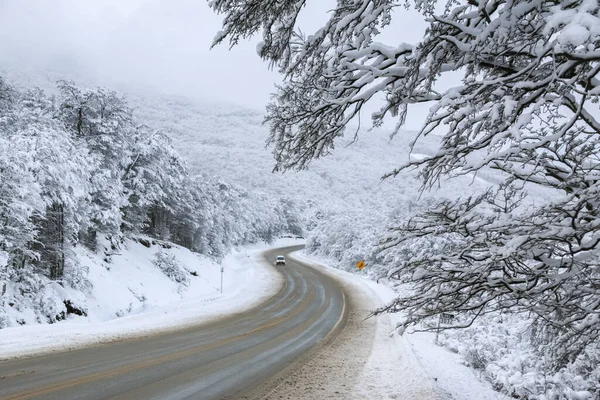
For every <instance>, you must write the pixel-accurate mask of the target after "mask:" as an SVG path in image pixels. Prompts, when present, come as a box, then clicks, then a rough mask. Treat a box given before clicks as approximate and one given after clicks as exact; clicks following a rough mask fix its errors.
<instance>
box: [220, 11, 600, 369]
mask: <svg viewBox="0 0 600 400" xmlns="http://www.w3.org/2000/svg"><path fill="white" fill-rule="evenodd" d="M209 3H210V4H211V6H212V8H213V9H214V10H215V11H216V12H218V13H222V14H224V22H223V31H222V32H220V33H219V34H218V35H217V36H216V38H215V41H214V43H215V44H218V43H220V42H223V41H225V40H229V42H230V44H232V45H235V44H236V43H237V42H238V41H239V40H240V39H243V38H246V37H248V36H251V35H253V34H256V33H259V32H260V33H261V34H262V39H263V41H262V43H261V45H260V46H259V47H258V52H259V55H260V56H261V57H262V58H263V59H265V60H268V61H270V62H271V64H272V65H273V66H276V67H278V68H279V70H280V71H281V72H282V73H283V74H284V83H283V85H282V86H281V87H279V88H278V91H277V93H276V95H275V97H274V98H273V100H272V102H271V103H270V104H269V105H268V107H267V116H266V121H267V122H268V123H269V125H270V139H269V141H270V143H271V144H272V145H273V146H274V155H275V159H276V168H277V169H301V168H304V167H306V166H307V165H308V163H309V162H310V160H311V159H314V158H318V157H321V156H324V155H327V154H328V153H329V152H330V151H331V149H332V148H333V146H334V142H335V139H336V138H337V137H339V136H341V135H342V134H343V133H344V130H345V129H346V127H347V126H348V124H349V123H350V121H352V120H354V119H355V118H356V117H358V116H359V114H360V111H361V109H362V108H363V107H364V105H365V104H366V103H369V102H373V101H374V100H377V99H380V98H381V97H383V98H384V102H383V106H382V107H381V108H380V110H379V111H378V112H376V113H374V114H373V116H372V119H373V124H374V125H375V126H380V125H381V124H382V123H383V121H384V119H385V118H386V117H390V116H391V117H395V118H396V121H397V124H396V127H395V129H394V130H393V133H392V135H395V134H396V133H398V132H399V130H400V128H401V127H402V125H403V124H404V122H405V120H406V116H407V112H408V111H410V109H409V106H410V105H411V104H415V103H429V104H430V112H429V114H428V116H427V118H426V120H425V121H424V124H423V128H422V129H421V131H420V133H419V137H418V138H417V139H416V141H417V143H418V141H419V139H420V138H422V137H423V136H425V135H431V134H434V133H436V134H440V135H441V138H440V141H439V147H438V148H437V150H436V151H434V152H432V153H433V155H432V156H430V157H426V158H419V159H418V160H415V161H407V162H406V163H405V164H403V165H400V166H399V167H398V168H397V169H396V170H394V171H390V173H389V174H388V175H386V176H396V175H398V174H399V173H401V172H403V171H404V170H406V169H407V168H413V167H416V168H419V171H420V177H421V178H422V182H423V188H431V187H433V186H434V185H436V184H437V183H438V181H439V180H440V179H442V178H447V177H454V176H457V175H474V174H477V173H478V172H480V171H485V170H489V169H492V170H495V171H498V172H497V173H498V174H500V175H501V177H502V179H503V180H504V183H503V184H501V185H498V186H495V187H492V188H490V190H489V191H487V192H486V193H484V194H482V195H481V196H475V197H471V198H467V199H462V200H456V201H444V202H441V203H439V204H437V205H434V206H433V207H432V208H431V209H430V210H428V211H427V212H425V213H423V214H421V215H419V216H416V217H414V218H413V219H411V220H410V221H408V222H407V223H405V224H403V225H401V226H399V227H398V228H396V229H395V231H394V232H393V234H392V235H391V237H390V238H388V239H387V240H386V241H385V242H384V244H383V248H384V249H390V251H393V249H394V248H396V247H398V246H402V245H404V244H406V243H407V242H410V241H413V240H415V239H418V238H420V237H428V238H430V239H432V240H434V241H435V240H439V241H440V242H441V243H445V245H443V246H440V250H439V251H432V252H427V253H420V255H419V256H418V257H413V258H411V259H405V260H403V262H402V263H400V264H399V265H393V266H391V272H390V276H391V277H397V278H398V279H401V280H403V281H406V282H407V283H409V284H411V285H414V291H413V292H412V293H413V294H412V295H408V296H405V297H400V298H398V299H397V301H396V302H394V304H392V305H390V306H389V307H388V308H387V309H388V310H403V311H405V312H406V313H407V318H406V321H405V324H404V325H405V326H409V325H414V324H416V323H418V322H419V321H422V320H423V319H426V318H429V317H432V316H437V315H440V314H441V313H445V312H460V313H461V314H464V315H467V316H468V317H469V318H467V320H466V322H465V324H467V325H468V324H469V319H473V318H476V317H477V316H478V315H481V314H485V313H489V312H493V311H496V310H511V311H514V312H519V313H528V314H529V313H530V314H531V316H532V318H533V319H535V320H536V323H537V324H538V327H539V326H541V327H542V328H541V329H538V332H544V340H545V341H546V343H548V341H550V342H551V343H553V344H554V345H558V346H556V347H554V348H555V350H556V351H555V352H554V353H553V355H554V361H555V366H556V367H557V368H559V367H560V366H561V365H564V364H565V363H567V362H569V361H572V360H573V359H574V358H575V357H577V355H578V354H581V353H582V351H583V350H584V349H585V348H586V346H587V345H588V344H590V343H597V342H598V341H599V340H600V323H599V321H600V261H599V260H600V245H599V244H600V215H599V212H600V211H599V210H600V208H599V206H600V161H599V159H598V155H599V154H600V121H598V118H599V117H600V113H599V109H598V100H599V95H600V81H599V80H598V78H597V75H598V71H600V62H599V61H600V48H599V43H600V11H599V10H600V8H599V6H598V2H597V1H590V0H570V1H539V0H527V1H519V2H513V1H507V0H459V1H448V2H438V1H435V0H415V1H414V2H411V1H406V2H405V1H404V0H402V1H394V0H351V1H347V0H338V1H336V3H335V5H334V6H332V9H331V11H330V12H329V20H328V21H327V22H326V23H325V25H324V26H322V27H321V28H320V29H318V30H317V31H316V32H314V33H312V34H309V35H305V34H304V33H302V32H301V31H300V30H299V29H298V27H297V26H296V25H297V21H298V20H299V18H298V16H299V14H300V13H301V12H302V10H303V9H304V7H305V4H306V3H307V2H306V1H305V0H287V1H258V0H253V1H244V2H239V1H236V0H212V1H210V2H209ZM405 5H406V6H412V7H414V8H416V9H417V10H419V11H420V12H421V13H422V14H423V15H424V17H425V18H426V20H427V22H428V24H429V27H428V29H427V31H426V33H425V35H424V37H423V39H422V40H421V41H420V42H419V43H416V44H406V43H399V42H398V43H391V44H382V43H379V42H377V41H376V38H377V35H378V34H379V33H380V32H381V31H382V30H384V29H385V28H386V27H387V26H388V25H390V23H391V21H392V20H393V18H394V14H396V13H401V12H402V6H405ZM448 75H452V76H454V77H456V76H457V75H462V82H460V84H458V85H456V86H454V87H450V88H449V89H448V88H446V89H443V90H442V89H440V88H441V87H443V85H444V84H446V87H447V83H448V82H451V81H448V80H446V79H445V77H446V76H448ZM382 95H383V96H382ZM539 188H542V189H539ZM540 190H541V192H542V193H545V197H546V199H542V198H536V199H532V198H531V197H532V195H531V194H529V195H528V196H527V194H528V193H532V191H535V192H536V193H541V192H540ZM523 196H525V198H523Z"/></svg>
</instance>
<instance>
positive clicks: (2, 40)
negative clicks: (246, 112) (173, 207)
mask: <svg viewBox="0 0 600 400" xmlns="http://www.w3.org/2000/svg"><path fill="white" fill-rule="evenodd" d="M309 4H311V7H312V8H310V9H308V10H306V11H305V12H304V15H303V19H302V20H301V23H302V27H303V28H304V29H305V30H306V31H314V29H316V28H317V27H318V26H320V24H322V22H323V21H324V19H325V18H326V11H327V9H328V5H329V4H331V1H330V0H327V1H324V0H313V1H312V2H309ZM220 21H221V20H220V17H219V16H216V15H214V14H213V13H212V11H211V10H210V9H209V8H208V5H207V1H206V0H101V1H100V0H98V1H91V0H90V1H86V0H0V57H2V60H10V62H11V63H12V64H13V65H14V63H17V64H22V65H24V66H27V67H33V68H40V69H44V68H52V69H54V70H61V71H65V72H67V73H68V72H69V71H73V73H75V74H77V76H86V77H89V78H90V80H92V81H95V82H96V81H97V82H98V84H102V85H110V84H112V83H114V84H115V85H120V84H123V83H126V84H128V85H130V86H141V87H144V88H149V89H153V90H160V91H162V92H167V93H174V94H182V95H187V96H192V97H196V98H200V99H203V100H208V101H211V100H216V101H219V102H232V103H237V104H240V105H245V106H250V107H253V108H256V109H261V108H262V107H263V106H264V104H266V102H267V101H268V96H269V93H271V92H272V91H273V85H274V83H275V82H277V81H278V79H279V77H278V74H277V73H276V72H275V71H269V69H268V65H267V63H265V62H263V61H262V60H260V58H259V57H258V56H257V55H256V44H257V43H258V41H259V38H254V39H253V40H251V41H249V42H246V43H242V44H241V45H240V46H237V47H235V48H234V49H232V50H229V48H228V46H227V45H221V46H219V47H217V48H215V49H212V50H210V49H209V48H210V44H211V42H212V39H213V37H214V36H215V34H216V32H217V31H219V30H220V27H221V25H220ZM422 30H423V23H422V22H420V21H419V20H418V14H417V18H416V19H415V14H410V15H401V16H400V17H397V18H396V25H395V26H394V30H393V31H390V32H389V33H388V32H386V37H384V38H383V39H382V41H384V42H388V43H389V44H396V43H400V42H409V43H410V42H414V41H416V40H417V39H418V38H419V37H420V36H421V35H422V33H421V32H422Z"/></svg>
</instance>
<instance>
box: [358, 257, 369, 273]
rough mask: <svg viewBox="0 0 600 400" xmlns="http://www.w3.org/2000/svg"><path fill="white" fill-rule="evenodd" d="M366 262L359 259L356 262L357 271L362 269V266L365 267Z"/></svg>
mask: <svg viewBox="0 0 600 400" xmlns="http://www.w3.org/2000/svg"><path fill="white" fill-rule="evenodd" d="M366 266H367V264H365V262H364V261H363V260H360V261H359V262H357V263H356V267H357V268H358V270H359V271H362V270H363V268H364V267H366Z"/></svg>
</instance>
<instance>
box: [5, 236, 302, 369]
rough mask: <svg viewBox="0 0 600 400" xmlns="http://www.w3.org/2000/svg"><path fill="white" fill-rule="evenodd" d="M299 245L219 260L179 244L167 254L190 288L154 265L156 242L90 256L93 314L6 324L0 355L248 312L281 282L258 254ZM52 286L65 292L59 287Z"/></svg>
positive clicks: (248, 250) (259, 248)
mask: <svg viewBox="0 0 600 400" xmlns="http://www.w3.org/2000/svg"><path fill="white" fill-rule="evenodd" d="M296 243H298V241H297V240H294V239H281V240H279V241H277V242H276V243H274V244H271V245H267V244H262V245H253V246H245V247H242V248H239V249H237V250H235V251H233V252H232V253H231V254H230V255H229V256H227V257H226V258H225V259H224V260H223V262H222V264H221V265H219V264H217V263H214V262H212V261H210V260H208V259H207V258H205V257H201V256H199V255H197V254H195V253H192V252H190V251H188V250H187V249H185V248H182V247H179V246H173V247H171V248H170V249H168V252H169V253H170V254H172V255H174V256H175V257H176V259H177V260H178V261H179V263H180V264H181V265H182V267H183V268H185V269H186V270H188V271H190V272H192V271H193V272H194V273H196V274H197V275H198V276H193V275H191V274H190V275H191V276H190V284H189V287H186V288H183V287H181V286H180V285H179V284H177V283H176V282H173V281H172V280H170V279H169V278H168V277H167V276H166V275H165V274H164V273H163V272H162V271H160V270H159V269H158V268H157V267H156V266H155V265H154V264H153V263H152V261H153V258H154V254H155V252H156V251H157V250H158V246H156V245H154V246H152V247H151V248H149V249H148V248H146V247H144V246H143V245H142V244H140V243H137V242H133V241H128V242H127V245H126V246H124V247H123V249H122V250H121V251H120V254H118V255H114V256H113V259H112V262H111V263H110V264H109V265H107V264H106V263H103V262H102V260H101V259H100V257H97V256H96V257H94V256H92V255H91V254H87V257H88V259H87V260H82V262H85V263H86V265H87V266H88V267H89V276H88V278H89V280H90V281H91V283H92V284H93V289H92V292H91V294H90V296H88V298H87V299H85V300H86V305H87V313H88V315H87V316H86V317H83V316H74V315H70V316H69V318H68V319H67V320H65V321H60V322H58V323H55V324H51V325H39V324H33V325H25V326H17V327H12V328H5V329H1V330H0V360H5V359H10V358H14V357H18V356H24V355H31V354H41V353H47V352H52V351H56V350H64V349H72V348H78V347H83V346H86V345H91V344H97V343H103V342H111V341H116V340H120V339H123V338H127V337H132V336H136V335H142V334H148V333H151V332H156V331H165V330H169V329H174V328H181V327H184V326H186V325H191V324H197V323H199V322H206V321H209V320H211V319H215V318H219V317H221V316H223V315H228V314H232V313H235V312H240V311H244V310H248V309H250V308H252V307H253V306H255V305H257V304H259V303H260V302H262V301H264V300H265V299H267V298H269V297H270V296H272V295H273V294H275V293H276V292H277V291H278V290H279V288H280V286H281V284H282V281H281V280H280V277H279V275H277V274H276V273H274V272H273V271H272V270H271V269H269V268H264V267H263V266H260V265H259V262H258V261H259V255H260V254H261V253H262V252H263V251H264V250H265V249H266V248H270V247H273V246H284V245H287V244H296ZM221 266H222V267H223V268H224V273H223V293H221V292H220V280H221ZM54 289H55V290H57V291H58V290H65V289H64V288H62V287H61V286H60V285H56V288H54ZM61 295H63V296H60V297H61V298H65V297H68V294H67V296H64V295H65V293H61Z"/></svg>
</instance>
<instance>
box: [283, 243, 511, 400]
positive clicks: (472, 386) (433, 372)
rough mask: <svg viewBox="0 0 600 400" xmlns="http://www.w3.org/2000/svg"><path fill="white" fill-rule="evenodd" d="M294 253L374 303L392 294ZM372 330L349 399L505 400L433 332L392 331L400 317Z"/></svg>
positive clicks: (387, 317) (385, 300)
mask: <svg viewBox="0 0 600 400" xmlns="http://www.w3.org/2000/svg"><path fill="white" fill-rule="evenodd" d="M294 257H295V258H297V259H299V260H302V261H304V262H306V263H309V264H312V265H313V266H316V267H317V268H320V269H323V270H325V271H327V273H329V274H331V275H333V276H335V277H336V278H337V279H338V280H340V281H341V282H345V283H347V284H350V285H354V286H358V287H360V288H362V289H363V290H364V293H366V294H368V296H369V297H370V298H371V300H372V302H373V303H372V304H373V306H375V307H379V306H381V305H384V304H386V303H388V302H389V301H391V300H392V299H393V298H395V297H396V293H395V292H394V291H393V290H392V289H391V288H389V287H387V286H384V285H382V284H378V283H376V282H374V281H373V280H371V279H368V278H366V277H363V276H360V275H356V274H352V273H349V272H346V271H342V270H339V269H336V268H331V267H328V266H326V265H324V264H323V263H320V262H318V261H316V260H315V259H314V258H313V257H312V256H307V255H306V254H304V253H295V254H294ZM374 318H375V319H376V321H377V329H376V334H375V338H374V341H373V345H372V348H371V354H370V356H369V358H368V360H367V362H366V364H365V366H364V368H363V370H362V372H361V373H360V374H359V375H358V377H357V378H356V379H355V381H354V386H353V392H352V398H361V399H396V398H399V399H403V398H407V399H408V398H419V399H423V400H425V399H454V400H508V399H509V397H507V396H505V395H503V394H500V393H498V392H496V391H494V390H493V389H492V387H491V385H490V384H489V383H488V382H485V381H482V380H480V379H479V378H478V377H477V376H476V375H475V373H474V372H473V370H472V369H470V368H469V367H467V366H465V365H464V364H463V363H462V359H461V356H459V355H458V354H455V353H452V352H451V351H449V350H447V349H445V348H443V347H440V346H438V345H436V344H435V334H432V333H405V334H404V335H403V336H400V335H398V334H397V333H396V332H395V329H394V328H395V326H396V323H397V322H398V320H399V319H400V316H399V315H398V314H386V315H382V316H379V317H374Z"/></svg>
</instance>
